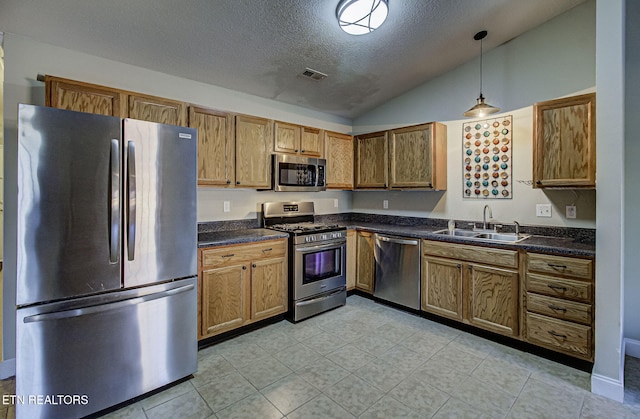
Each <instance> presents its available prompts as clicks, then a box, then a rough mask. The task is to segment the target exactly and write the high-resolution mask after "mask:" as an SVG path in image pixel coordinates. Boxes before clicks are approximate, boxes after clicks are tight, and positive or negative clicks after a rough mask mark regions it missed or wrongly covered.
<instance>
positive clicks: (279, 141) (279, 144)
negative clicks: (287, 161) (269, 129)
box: [273, 121, 323, 157]
mask: <svg viewBox="0 0 640 419" xmlns="http://www.w3.org/2000/svg"><path fill="white" fill-rule="evenodd" d="M322 144H323V138H322V130H320V129H318V128H311V127H303V126H300V125H295V124H289V123H287V122H279V121H276V122H275V123H274V140H273V151H275V152H276V153H287V154H296V155H300V156H309V157H322V155H323V146H322Z"/></svg>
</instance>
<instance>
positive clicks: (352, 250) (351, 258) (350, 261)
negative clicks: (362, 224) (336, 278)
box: [347, 230, 358, 291]
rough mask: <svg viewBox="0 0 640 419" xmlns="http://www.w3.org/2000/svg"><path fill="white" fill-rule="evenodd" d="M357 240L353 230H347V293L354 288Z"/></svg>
mask: <svg viewBox="0 0 640 419" xmlns="http://www.w3.org/2000/svg"><path fill="white" fill-rule="evenodd" d="M357 255H358V252H357V239H356V231H355V230H347V291H349V290H352V289H354V288H355V287H356V272H357V265H358V264H357V259H358V256H357Z"/></svg>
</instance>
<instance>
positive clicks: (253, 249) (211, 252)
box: [202, 240, 287, 268]
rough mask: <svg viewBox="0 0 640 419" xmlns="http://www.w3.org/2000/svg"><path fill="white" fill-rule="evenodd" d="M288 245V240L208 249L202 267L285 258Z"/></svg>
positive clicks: (203, 256)
mask: <svg viewBox="0 0 640 419" xmlns="http://www.w3.org/2000/svg"><path fill="white" fill-rule="evenodd" d="M286 243H287V241H286V240H277V241H265V242H260V243H256V244H253V243H252V244H246V245H237V246H224V247H217V248H214V249H206V250H203V251H202V267H203V268H209V267H214V268H217V267H221V266H231V265H235V264H238V263H243V262H249V261H254V260H258V259H263V258H267V257H279V256H284V254H285V253H286V250H287V245H286Z"/></svg>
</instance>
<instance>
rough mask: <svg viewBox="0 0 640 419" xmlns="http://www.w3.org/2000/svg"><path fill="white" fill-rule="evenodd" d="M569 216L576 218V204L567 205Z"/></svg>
mask: <svg viewBox="0 0 640 419" xmlns="http://www.w3.org/2000/svg"><path fill="white" fill-rule="evenodd" d="M566 210H567V218H576V206H575V205H567V208H566Z"/></svg>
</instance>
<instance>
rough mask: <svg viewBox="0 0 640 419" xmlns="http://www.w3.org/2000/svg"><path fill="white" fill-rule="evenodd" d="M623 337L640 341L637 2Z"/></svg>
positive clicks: (629, 99)
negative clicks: (639, 303)
mask: <svg viewBox="0 0 640 419" xmlns="http://www.w3.org/2000/svg"><path fill="white" fill-rule="evenodd" d="M626 6H627V10H626V48H625V49H626V54H625V55H626V65H625V68H626V71H625V94H626V98H625V120H624V124H625V144H624V155H625V164H624V177H625V183H624V188H625V192H624V200H625V202H624V208H625V216H624V228H625V230H626V234H625V243H624V247H625V253H624V255H625V258H624V319H625V321H624V337H625V338H627V339H633V340H636V341H640V321H633V319H640V306H639V305H638V302H639V301H640V258H638V249H640V237H639V236H638V234H639V233H640V218H639V217H638V208H640V184H639V183H638V181H639V180H640V164H638V162H639V161H640V138H639V137H638V133H639V132H640V118H638V115H640V105H639V104H638V98H639V97H640V2H638V1H633V0H627V2H626Z"/></svg>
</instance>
